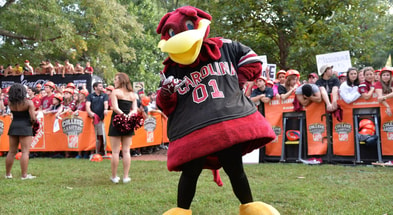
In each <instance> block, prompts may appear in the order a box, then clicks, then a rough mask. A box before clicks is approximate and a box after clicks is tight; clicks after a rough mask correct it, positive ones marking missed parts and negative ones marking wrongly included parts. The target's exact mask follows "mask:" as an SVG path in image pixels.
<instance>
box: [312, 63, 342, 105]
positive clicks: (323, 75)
mask: <svg viewBox="0 0 393 215" xmlns="http://www.w3.org/2000/svg"><path fill="white" fill-rule="evenodd" d="M318 74H319V76H320V78H319V79H318V81H317V82H316V83H315V84H316V85H317V86H318V87H319V90H320V91H321V95H322V100H323V101H324V102H325V104H326V110H327V111H330V112H333V111H335V110H337V99H338V88H339V87H340V81H339V80H338V78H336V77H334V76H333V65H323V66H322V67H321V68H320V69H319V71H318ZM330 96H331V100H330Z"/></svg>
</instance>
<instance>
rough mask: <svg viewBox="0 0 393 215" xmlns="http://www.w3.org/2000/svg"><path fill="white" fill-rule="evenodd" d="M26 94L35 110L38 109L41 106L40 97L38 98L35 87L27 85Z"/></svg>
mask: <svg viewBox="0 0 393 215" xmlns="http://www.w3.org/2000/svg"><path fill="white" fill-rule="evenodd" d="M27 94H28V95H29V98H30V100H31V101H32V102H33V104H34V107H35V111H38V110H39V109H40V107H41V99H40V95H39V91H38V90H37V88H34V87H28V88H27Z"/></svg>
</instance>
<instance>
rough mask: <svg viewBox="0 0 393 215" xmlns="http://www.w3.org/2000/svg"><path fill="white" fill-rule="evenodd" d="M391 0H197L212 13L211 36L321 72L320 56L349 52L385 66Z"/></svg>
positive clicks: (357, 60) (358, 61)
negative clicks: (318, 63)
mask: <svg viewBox="0 0 393 215" xmlns="http://www.w3.org/2000/svg"><path fill="white" fill-rule="evenodd" d="M390 4H391V3H390V2H388V1H383V0H381V1H379V0H344V1H342V0H320V1H313V0H264V1H252V0H226V1H222V0H215V1H209V2H206V1H192V3H191V5H194V6H199V7H200V8H201V9H203V10H206V11H208V12H209V13H210V14H211V15H212V16H213V22H212V24H211V33H210V36H211V37H212V36H222V37H227V38H230V39H233V40H238V41H240V42H242V43H244V44H246V45H248V46H250V47H252V48H253V49H254V50H255V51H256V52H257V53H258V54H260V55H267V58H268V62H269V63H274V64H277V66H278V67H279V68H282V69H289V68H293V69H297V70H299V71H300V72H301V73H302V75H303V76H305V75H306V74H308V73H310V72H316V58H315V56H316V55H318V54H325V53H329V52H336V51H343V50H349V51H350V53H351V59H352V64H353V65H354V66H358V67H363V66H365V65H371V66H374V67H377V68H378V67H382V66H383V65H384V63H385V61H386V58H387V56H388V52H389V51H390V50H391V48H390V47H391V45H392V42H390V40H389V39H388V37H387V35H390V34H391V30H392V25H391V24H390V23H391V22H390V20H391V15H390V14H389V13H388V9H389V6H390Z"/></svg>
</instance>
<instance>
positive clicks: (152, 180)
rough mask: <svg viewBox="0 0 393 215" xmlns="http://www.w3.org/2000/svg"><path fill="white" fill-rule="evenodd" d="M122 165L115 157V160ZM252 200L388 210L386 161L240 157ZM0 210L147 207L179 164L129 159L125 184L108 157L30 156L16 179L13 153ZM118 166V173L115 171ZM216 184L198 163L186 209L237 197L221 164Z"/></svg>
mask: <svg viewBox="0 0 393 215" xmlns="http://www.w3.org/2000/svg"><path fill="white" fill-rule="evenodd" d="M120 167H122V165H120ZM245 169H246V173H247V175H248V179H249V182H250V185H251V188H252V191H253V196H254V199H255V200H261V201H264V202H267V203H269V204H272V205H273V206H275V207H276V208H277V209H278V210H279V211H280V212H281V214H283V215H287V214H290V215H291V214H295V215H298V214H301V215H303V214H310V215H315V214H324V215H328V214H332V215H333V214H334V215H340V214H353V215H360V214H365V215H366V214H367V215H383V214H392V213H393V201H392V199H393V197H392V194H393V184H392V178H393V168H391V167H369V166H356V167H353V166H340V165H321V166H307V165H303V164H280V163H269V164H253V165H245ZM0 172H1V178H0V214H2V215H3V214H56V215H58V214H137V215H140V214H142V215H144V214H146V215H155V214H162V213H163V212H164V211H166V210H168V209H170V208H172V207H175V206H176V192H177V182H178V179H179V176H180V173H179V172H169V171H168V170H167V168H166V163H165V162H159V161H132V163H131V177H132V181H131V183H129V184H121V183H120V184H117V185H115V184H112V183H111V182H110V181H109V176H110V161H109V160H104V161H103V162H100V163H95V162H91V161H88V160H76V159H51V158H35V159H31V160H30V164H29V173H32V174H34V175H36V176H37V178H36V179H34V180H29V181H21V180H20V167H19V161H15V163H14V167H13V170H12V173H13V175H14V179H11V180H6V179H4V177H3V175H4V173H5V158H4V157H2V158H0ZM121 173H122V169H121V168H120V169H119V176H122V174H121ZM220 173H221V177H222V179H223V182H224V186H223V187H218V186H217V185H216V184H215V183H214V182H213V181H212V179H213V176H212V174H211V171H207V170H205V171H203V173H202V175H201V176H200V179H199V181H198V187H197V193H196V195H195V198H194V201H193V203H192V206H191V209H192V210H193V214H197V215H198V214H202V215H203V214H209V215H210V214H214V215H221V214H222V215H232V214H237V213H238V206H239V202H238V200H237V199H236V197H235V196H234V195H233V193H232V188H231V186H230V182H229V179H228V177H227V176H226V174H225V173H224V171H222V170H221V171H220Z"/></svg>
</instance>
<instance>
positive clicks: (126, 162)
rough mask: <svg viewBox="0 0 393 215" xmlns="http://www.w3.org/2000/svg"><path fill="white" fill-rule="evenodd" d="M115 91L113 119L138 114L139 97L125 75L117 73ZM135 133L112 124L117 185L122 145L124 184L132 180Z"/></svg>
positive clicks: (113, 175)
mask: <svg viewBox="0 0 393 215" xmlns="http://www.w3.org/2000/svg"><path fill="white" fill-rule="evenodd" d="M114 84H115V89H114V90H113V91H112V94H111V96H110V100H111V103H112V110H113V113H112V118H111V122H113V119H114V117H115V116H116V115H118V114H120V115H125V116H126V117H131V115H132V114H136V113H137V95H136V94H135V93H134V92H133V90H132V86H131V82H130V79H129V78H128V76H127V74H125V73H117V74H116V76H115V80H114ZM133 135H134V131H133V130H132V131H130V132H127V133H123V132H120V131H119V130H117V129H116V128H115V127H114V126H113V125H112V123H111V124H110V127H109V132H108V136H109V139H110V142H111V146H112V159H111V167H112V177H111V181H112V182H113V183H115V184H117V183H119V181H120V178H119V177H118V176H117V167H118V166H119V154H120V143H121V144H122V155H123V183H128V182H130V181H131V178H130V177H129V176H128V173H129V171H130V166H131V155H130V146H131V144H132V136H133Z"/></svg>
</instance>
